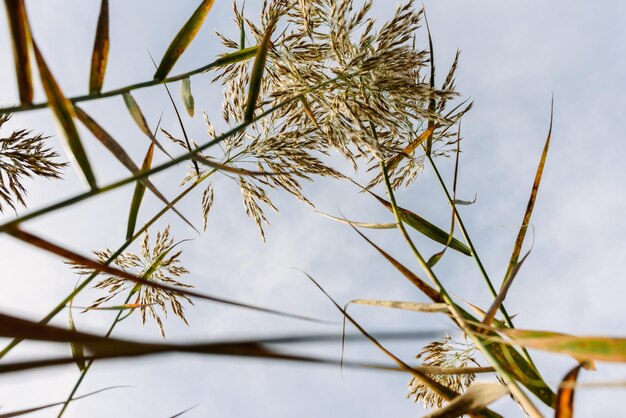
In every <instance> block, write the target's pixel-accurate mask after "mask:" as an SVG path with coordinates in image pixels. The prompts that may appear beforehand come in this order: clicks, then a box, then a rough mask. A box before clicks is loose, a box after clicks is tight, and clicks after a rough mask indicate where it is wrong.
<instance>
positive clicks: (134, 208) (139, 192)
mask: <svg viewBox="0 0 626 418" xmlns="http://www.w3.org/2000/svg"><path fill="white" fill-rule="evenodd" d="M153 155H154V143H152V144H150V147H148V152H146V156H145V157H144V159H143V165H142V166H141V171H147V170H150V166H151V165H152V156H153ZM145 192H146V185H145V183H144V182H142V181H138V182H137V184H136V185H135V191H134V192H133V200H132V201H131V203H130V212H129V214H128V226H127V228H126V239H127V240H129V239H130V238H131V237H132V236H133V234H134V233H135V225H136V224H137V216H138V215H139V207H140V206H141V201H142V200H143V196H144V194H145Z"/></svg>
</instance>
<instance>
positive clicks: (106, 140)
mask: <svg viewBox="0 0 626 418" xmlns="http://www.w3.org/2000/svg"><path fill="white" fill-rule="evenodd" d="M74 110H75V111H76V116H77V117H78V120H80V121H81V122H82V124H83V125H85V127H87V129H89V131H90V132H91V133H92V135H93V136H94V137H96V139H97V140H98V141H100V143H101V144H102V145H104V147H105V148H106V149H108V150H109V151H110V152H111V154H113V156H114V157H115V158H117V160H118V161H119V162H120V163H122V165H124V167H126V168H127V169H128V171H130V172H131V173H133V174H137V173H138V172H139V167H137V165H136V164H135V163H134V162H133V160H132V159H131V158H130V156H129V155H128V154H127V153H126V151H125V150H124V148H122V146H121V145H120V144H119V143H118V142H117V141H116V140H115V139H114V138H113V137H112V136H111V135H109V133H108V132H107V131H105V130H104V128H102V127H101V126H100V125H99V124H98V123H97V122H96V121H95V120H93V119H92V118H91V117H90V116H89V115H88V114H87V113H85V111H83V110H82V109H81V108H80V107H78V106H75V107H74ZM142 181H143V182H144V183H145V184H146V187H148V189H150V191H151V192H152V193H154V195H155V196H156V197H157V198H158V199H159V200H160V201H161V202H163V203H165V204H166V205H167V206H168V207H169V208H171V209H172V210H173V211H174V213H175V214H176V215H178V217H179V218H180V219H181V220H182V221H183V222H185V223H186V224H187V225H189V226H190V227H191V228H192V229H193V230H194V231H196V232H198V230H197V229H196V227H195V226H193V224H192V223H191V222H190V221H189V220H188V219H187V218H185V216H184V215H183V214H182V213H180V212H179V210H178V209H176V208H175V207H174V206H173V205H172V203H170V201H169V200H168V199H167V198H166V197H165V196H163V194H162V193H161V192H160V191H159V189H157V188H156V186H155V185H154V184H152V182H151V181H150V180H149V179H147V178H145V179H143V180H142ZM198 233H199V232H198Z"/></svg>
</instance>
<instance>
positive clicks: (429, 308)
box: [350, 299, 450, 313]
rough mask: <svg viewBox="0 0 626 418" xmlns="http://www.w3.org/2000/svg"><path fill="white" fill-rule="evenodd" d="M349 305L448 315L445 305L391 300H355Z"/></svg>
mask: <svg viewBox="0 0 626 418" xmlns="http://www.w3.org/2000/svg"><path fill="white" fill-rule="evenodd" d="M350 303H351V304H357V305H368V306H377V307H380V308H393V309H402V310H405V311H413V312H434V313H449V312H450V310H449V309H448V305H447V304H445V303H419V302H399V301H393V300H376V299H355V300H352V301H350Z"/></svg>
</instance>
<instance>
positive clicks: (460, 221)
mask: <svg viewBox="0 0 626 418" xmlns="http://www.w3.org/2000/svg"><path fill="white" fill-rule="evenodd" d="M426 157H427V158H428V161H429V162H430V165H431V166H432V168H433V170H434V172H435V174H436V175H437V179H438V180H439V184H440V185H441V188H442V189H443V191H444V193H445V195H446V197H447V199H448V204H449V205H450V207H451V208H452V210H453V211H454V217H455V219H456V222H457V223H458V225H459V229H460V230H461V233H462V234H463V238H465V241H466V242H467V245H468V246H469V247H470V250H471V251H472V258H473V259H474V260H475V261H476V265H477V266H478V269H479V270H480V272H481V274H482V276H483V278H484V279H485V282H486V283H487V287H489V291H490V292H491V294H492V295H493V297H494V299H495V298H497V297H498V292H497V291H496V289H495V287H494V285H493V282H492V281H491V279H490V278H489V275H488V274H487V270H485V267H484V265H483V263H482V261H481V259H480V257H479V256H478V252H477V251H476V247H474V243H473V242H472V240H471V238H470V235H469V233H468V232H467V229H466V228H465V224H464V223H463V219H461V215H460V214H459V211H458V210H457V208H456V205H455V204H454V202H453V201H452V197H451V196H450V192H449V190H448V187H447V186H446V183H445V182H444V181H443V178H442V177H441V173H440V172H439V169H438V168H437V166H436V165H435V162H434V161H433V159H432V157H431V156H430V155H426ZM500 312H502V315H503V316H504V321H505V322H506V324H507V325H508V326H509V327H510V328H515V326H514V325H513V320H512V319H511V316H510V315H509V313H508V312H507V310H506V308H505V307H504V304H501V305H500ZM522 352H523V353H524V356H525V357H526V360H528V362H529V363H530V364H531V365H532V366H533V367H534V368H535V369H536V368H537V367H536V366H535V363H534V362H533V360H532V358H531V357H530V354H529V353H528V350H526V348H524V347H522Z"/></svg>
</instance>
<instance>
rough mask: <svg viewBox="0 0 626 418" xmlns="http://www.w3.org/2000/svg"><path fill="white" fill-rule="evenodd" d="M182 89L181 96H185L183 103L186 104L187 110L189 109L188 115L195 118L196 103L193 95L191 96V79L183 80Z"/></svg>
mask: <svg viewBox="0 0 626 418" xmlns="http://www.w3.org/2000/svg"><path fill="white" fill-rule="evenodd" d="M180 87H181V94H182V96H183V103H184V104H185V109H187V113H188V114H189V116H190V117H192V118H193V115H194V112H195V109H194V104H195V101H194V99H193V94H191V80H190V79H189V77H185V78H183V80H182V81H181V86H180Z"/></svg>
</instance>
